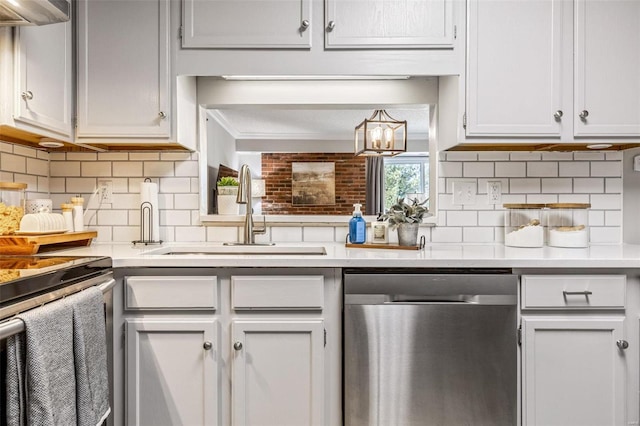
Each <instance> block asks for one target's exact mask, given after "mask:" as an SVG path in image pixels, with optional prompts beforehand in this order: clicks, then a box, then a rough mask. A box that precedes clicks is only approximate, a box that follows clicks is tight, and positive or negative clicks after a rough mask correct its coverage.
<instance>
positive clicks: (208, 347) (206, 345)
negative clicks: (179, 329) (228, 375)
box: [202, 342, 213, 351]
mask: <svg viewBox="0 0 640 426" xmlns="http://www.w3.org/2000/svg"><path fill="white" fill-rule="evenodd" d="M202 347H203V348H204V350H205V351H210V350H211V348H213V343H211V342H204V343H203V344H202Z"/></svg>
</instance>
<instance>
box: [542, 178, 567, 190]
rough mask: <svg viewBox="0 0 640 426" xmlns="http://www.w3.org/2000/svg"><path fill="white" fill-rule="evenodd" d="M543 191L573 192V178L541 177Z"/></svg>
mask: <svg viewBox="0 0 640 426" xmlns="http://www.w3.org/2000/svg"><path fill="white" fill-rule="evenodd" d="M542 192H543V193H561V192H562V193H569V192H573V180H572V179H570V178H545V179H542Z"/></svg>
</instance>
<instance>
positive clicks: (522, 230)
mask: <svg viewBox="0 0 640 426" xmlns="http://www.w3.org/2000/svg"><path fill="white" fill-rule="evenodd" d="M503 206H504V208H505V209H506V211H505V213H504V245H505V246H510V247H542V246H543V245H544V227H543V225H542V209H543V208H544V206H545V205H544V204H504V205H503Z"/></svg>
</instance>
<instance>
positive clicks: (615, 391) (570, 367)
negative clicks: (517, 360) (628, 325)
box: [522, 318, 627, 426]
mask: <svg viewBox="0 0 640 426" xmlns="http://www.w3.org/2000/svg"><path fill="white" fill-rule="evenodd" d="M623 324H624V319H622V318H600V319H576V318H566V319H563V318H544V319H542V318H540V319H537V318H536V319H533V318H523V321H522V328H523V336H524V338H523V343H522V356H523V360H522V365H523V367H522V368H523V378H522V381H523V425H524V426H533V425H536V426H552V425H558V426H602V425H619V426H623V425H625V424H626V420H625V417H626V414H625V405H626V401H627V398H626V391H625V389H626V383H625V374H626V373H625V370H626V366H625V354H624V350H622V349H619V348H618V346H617V345H616V342H617V341H618V340H619V339H623V337H622V336H623Z"/></svg>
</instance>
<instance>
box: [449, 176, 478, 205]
mask: <svg viewBox="0 0 640 426" xmlns="http://www.w3.org/2000/svg"><path fill="white" fill-rule="evenodd" d="M475 203H476V183H475V182H473V181H465V180H456V181H453V204H475Z"/></svg>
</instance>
